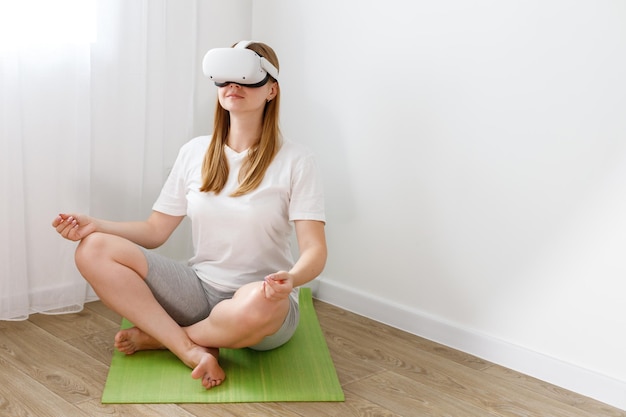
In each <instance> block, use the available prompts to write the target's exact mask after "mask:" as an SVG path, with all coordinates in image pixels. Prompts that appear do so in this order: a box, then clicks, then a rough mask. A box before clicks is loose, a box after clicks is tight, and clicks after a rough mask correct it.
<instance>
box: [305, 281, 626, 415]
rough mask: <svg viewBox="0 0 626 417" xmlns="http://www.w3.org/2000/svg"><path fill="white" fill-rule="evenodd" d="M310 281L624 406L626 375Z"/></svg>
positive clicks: (416, 328) (422, 330)
mask: <svg viewBox="0 0 626 417" xmlns="http://www.w3.org/2000/svg"><path fill="white" fill-rule="evenodd" d="M311 287H312V290H313V295H314V296H315V297H316V298H318V299H319V300H321V301H324V302H327V303H329V304H333V305H335V306H337V307H341V308H343V309H345V310H348V311H351V312H353V313H356V314H359V315H362V316H365V317H368V318H371V319H373V320H376V321H379V322H381V323H385V324H388V325H390V326H393V327H395V328H398V329H401V330H404V331H406V332H409V333H412V334H415V335H418V336H421V337H424V338H426V339H429V340H432V341H434V342H437V343H441V344H443V345H446V346H449V347H451V348H454V349H457V350H460V351H463V352H466V353H469V354H471V355H474V356H477V357H479V358H482V359H484V360H487V361H489V362H493V363H496V364H498V365H501V366H504V367H506V368H509V369H513V370H515V371H517V372H521V373H523V374H526V375H529V376H532V377H534V378H537V379H540V380H542V381H546V382H549V383H551V384H554V385H556V386H559V387H562V388H565V389H567V390H570V391H573V392H576V393H578V394H580V395H584V396H586V397H590V398H593V399H596V400H598V401H601V402H603V403H606V404H609V405H611V406H613V407H617V408H620V409H622V410H626V394H625V393H626V382H625V381H620V380H616V379H614V378H611V377H608V376H606V375H602V374H599V373H597V372H594V371H590V370H588V369H584V368H581V367H578V366H576V365H572V364H569V363H566V362H563V361H561V360H559V359H556V358H553V357H549V356H546V355H544V354H542V353H539V352H535V351H532V350H529V349H526V348H523V347H520V346H517V345H514V344H511V343H508V342H506V341H503V340H499V339H496V338H493V337H491V336H487V335H484V334H480V333H478V332H475V331H472V330H469V329H465V328H463V327H461V326H459V325H458V324H455V323H451V322H447V321H445V320H442V319H441V318H438V317H435V316H431V315H428V314H425V313H424V312H421V311H418V310H416V309H413V308H410V307H407V306H402V305H395V304H392V303H390V302H389V300H386V299H384V298H381V297H378V296H375V295H372V294H368V293H365V292H362V291H360V290H357V289H354V288H352V287H348V286H345V285H343V284H340V283H337V282H334V281H331V280H328V279H325V278H318V279H317V280H315V281H314V285H312V286H311Z"/></svg>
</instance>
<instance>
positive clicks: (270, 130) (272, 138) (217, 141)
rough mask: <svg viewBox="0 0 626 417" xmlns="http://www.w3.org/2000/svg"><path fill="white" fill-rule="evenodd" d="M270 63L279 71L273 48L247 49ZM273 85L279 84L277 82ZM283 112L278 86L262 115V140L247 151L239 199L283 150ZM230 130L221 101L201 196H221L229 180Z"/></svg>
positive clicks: (253, 46)
mask: <svg viewBox="0 0 626 417" xmlns="http://www.w3.org/2000/svg"><path fill="white" fill-rule="evenodd" d="M247 48H248V49H251V50H253V51H254V52H256V53H257V54H259V55H261V56H262V57H264V58H265V59H267V60H268V61H270V62H271V63H272V64H273V65H274V66H275V67H276V68H277V69H279V64H278V57H277V56H276V53H275V52H274V50H273V49H272V48H270V47H269V46H268V45H266V44H264V43H260V42H257V43H251V44H250V45H248V46H247ZM270 82H276V80H275V79H274V78H271V79H270ZM279 110H280V86H279V84H278V83H277V84H276V97H274V98H273V99H272V100H271V101H269V102H267V103H265V109H264V111H263V122H262V123H263V126H262V130H261V139H260V140H259V142H258V143H257V144H255V145H254V146H253V147H251V148H250V149H249V150H248V156H247V158H246V160H245V161H244V163H243V165H242V166H241V169H240V170H239V187H238V188H237V189H236V190H235V191H234V192H233V193H232V194H231V196H232V197H238V196H241V195H244V194H246V193H249V192H250V191H252V190H254V189H255V188H257V187H258V186H259V184H261V181H262V180H263V177H264V176H265V172H266V171H267V168H268V167H269V165H270V163H271V162H272V160H273V159H274V156H275V155H276V153H277V152H278V150H279V149H280V145H281V133H280V128H279V123H278V113H279ZM229 129H230V116H229V113H228V111H226V110H225V109H224V108H223V107H222V106H221V104H220V102H219V99H218V101H217V105H216V106H215V119H214V122H213V138H212V140H211V144H210V145H209V149H208V150H207V152H206V154H205V156H204V162H203V164H202V186H201V187H200V191H202V192H214V193H215V194H219V193H220V192H221V191H222V189H224V186H225V185H226V180H227V179H228V172H229V168H228V161H227V160H226V154H225V153H224V147H225V146H226V141H227V139H228V131H229Z"/></svg>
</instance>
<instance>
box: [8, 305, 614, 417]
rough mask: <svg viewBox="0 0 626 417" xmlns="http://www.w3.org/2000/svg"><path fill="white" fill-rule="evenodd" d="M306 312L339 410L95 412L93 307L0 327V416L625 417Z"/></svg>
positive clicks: (104, 330) (101, 313)
mask: <svg viewBox="0 0 626 417" xmlns="http://www.w3.org/2000/svg"><path fill="white" fill-rule="evenodd" d="M315 308H316V311H317V314H318V317H319V320H320V324H321V325H322V328H323V330H324V333H325V335H326V339H327V342H328V346H329V348H330V351H331V354H332V357H333V360H334V362H335V365H336V368H337V372H338V374H339V379H340V381H341V383H342V385H343V388H344V391H345V394H346V401H345V402H343V403H254V404H180V405H176V404H140V405H103V404H100V396H101V394H102V389H103V386H104V382H105V380H106V376H107V371H108V365H109V363H110V360H111V354H112V347H111V346H112V340H113V336H114V334H115V332H116V330H117V328H118V325H119V322H120V317H119V316H117V315H116V314H115V313H113V312H111V311H110V310H108V309H107V308H106V307H104V306H103V305H102V304H101V303H99V302H95V303H89V304H87V305H86V308H85V309H84V311H83V312H81V313H77V314H70V315H63V316H45V315H40V314H37V315H33V316H31V318H30V320H28V321H23V322H0V416H11V417H17V416H37V417H46V416H51V417H65V416H70V417H73V416H90V417H93V416H100V415H102V416H133V417H139V416H151V417H152V416H167V417H172V416H187V417H190V416H294V417H298V416H301V417H311V416H337V417H348V416H454V417H463V416H472V417H475V416H550V417H558V416H563V417H576V416H593V417H600V416H602V417H604V416H626V412H625V411H621V410H618V409H615V408H612V407H609V406H607V405H605V404H602V403H599V402H597V401H594V400H591V399H589V398H585V397H582V396H580V395H577V394H574V393H572V392H568V391H565V390H563V389H560V388H557V387H555V386H552V385H549V384H546V383H544V382H541V381H538V380H536V379H533V378H529V377H527V376H524V375H521V374H518V373H515V372H512V371H510V370H507V369H505V368H502V367H500V366H497V365H494V364H491V363H488V362H485V361H482V360H480V359H478V358H475V357H472V356H469V355H466V354H464V353H461V352H458V351H455V350H452V349H449V348H447V347H445V346H441V345H438V344H435V343H432V342H430V341H428V340H425V339H422V338H419V337H417V336H414V335H410V334H407V333H404V332H402V331H399V330H396V329H394V328H391V327H388V326H385V325H382V324H380V323H377V322H374V321H372V320H369V319H366V318H363V317H361V316H358V315H355V314H352V313H349V312H346V311H344V310H341V309H339V308H336V307H333V306H331V305H329V304H326V303H323V302H320V301H317V300H316V301H315ZM304 377H306V376H304Z"/></svg>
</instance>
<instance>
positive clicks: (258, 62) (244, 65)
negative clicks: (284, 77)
mask: <svg viewBox="0 0 626 417" xmlns="http://www.w3.org/2000/svg"><path fill="white" fill-rule="evenodd" d="M251 43H254V41H241V42H239V43H237V45H235V46H234V47H233V48H215V49H211V50H209V52H207V53H206V55H204V59H203V60H202V72H204V75H205V76H207V77H209V78H210V79H211V80H213V82H215V85H216V86H218V87H223V86H225V85H228V84H230V83H235V84H239V85H242V86H244V87H261V86H263V85H265V84H266V83H267V82H268V81H269V79H270V76H271V77H273V78H274V79H275V80H277V81H278V69H276V67H275V66H274V65H272V64H271V63H270V62H269V61H268V60H267V59H265V58H263V57H262V56H260V55H259V54H257V53H256V52H254V51H253V50H251V49H247V48H246V47H247V46H248V45H250V44H251Z"/></svg>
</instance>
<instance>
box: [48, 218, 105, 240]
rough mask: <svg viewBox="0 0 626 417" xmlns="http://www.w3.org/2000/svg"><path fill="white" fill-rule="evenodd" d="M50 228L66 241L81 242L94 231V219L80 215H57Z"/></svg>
mask: <svg viewBox="0 0 626 417" xmlns="http://www.w3.org/2000/svg"><path fill="white" fill-rule="evenodd" d="M52 227H54V228H55V229H56V231H57V232H58V233H59V234H60V235H61V236H63V237H64V238H66V239H68V240H73V241H77V240H81V239H82V238H84V237H85V236H87V235H88V234H90V233H93V232H95V231H96V224H95V222H94V219H92V218H91V217H89V216H85V215H82V214H64V213H61V214H59V215H58V216H57V217H56V218H55V219H54V220H53V221H52Z"/></svg>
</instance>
